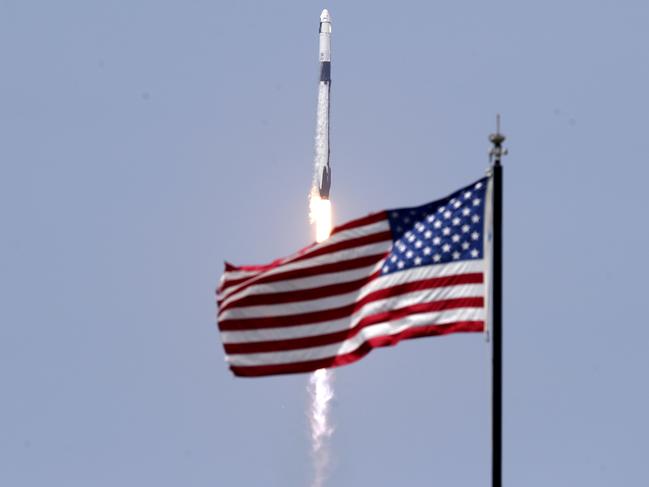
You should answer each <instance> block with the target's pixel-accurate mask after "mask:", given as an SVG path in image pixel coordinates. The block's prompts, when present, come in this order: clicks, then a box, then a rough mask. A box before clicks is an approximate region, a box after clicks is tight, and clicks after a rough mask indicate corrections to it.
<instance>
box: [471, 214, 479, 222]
mask: <svg viewBox="0 0 649 487" xmlns="http://www.w3.org/2000/svg"><path fill="white" fill-rule="evenodd" d="M471 221H472V222H473V223H478V222H479V221H480V215H473V216H472V217H471Z"/></svg>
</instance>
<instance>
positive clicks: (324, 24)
mask: <svg viewBox="0 0 649 487" xmlns="http://www.w3.org/2000/svg"><path fill="white" fill-rule="evenodd" d="M319 37H320V42H319V49H318V57H319V60H320V81H319V83H318V110H317V117H316V135H315V176H314V184H315V185H317V187H318V192H319V194H320V198H322V199H327V200H328V199H329V191H330V189H331V166H330V164H329V152H330V150H329V113H330V109H329V96H330V93H331V17H330V16H329V11H328V10H327V9H324V10H323V11H322V13H321V14H320V29H319Z"/></svg>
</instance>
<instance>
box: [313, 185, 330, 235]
mask: <svg viewBox="0 0 649 487" xmlns="http://www.w3.org/2000/svg"><path fill="white" fill-rule="evenodd" d="M309 219H310V220H311V223H313V224H315V239H316V242H322V241H323V240H326V239H327V238H328V237H329V234H330V233H331V201H330V200H325V199H323V198H320V195H319V194H318V189H317V188H315V187H314V188H313V189H311V194H310V195H309Z"/></svg>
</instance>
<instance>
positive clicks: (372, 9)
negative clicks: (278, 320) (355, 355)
mask: <svg viewBox="0 0 649 487" xmlns="http://www.w3.org/2000/svg"><path fill="white" fill-rule="evenodd" d="M323 7H327V8H329V9H330V10H331V13H332V16H333V22H334V23H333V69H332V77H333V87H332V100H333V101H332V103H333V106H332V166H333V185H332V198H333V202H334V207H335V219H336V221H337V222H342V221H344V220H347V219H349V218H353V217H356V216H360V215H363V214H366V213H368V212H370V211H375V210H378V209H382V208H385V207H394V206H406V205H414V204H419V203H423V202H426V201H429V200H432V199H435V198H437V197H440V196H444V195H446V194H447V193H449V192H451V191H452V190H454V189H457V188H459V187H460V186H461V185H463V184H465V183H467V182H470V181H472V180H474V179H476V178H478V177H480V176H481V175H482V174H483V171H484V169H485V167H486V164H487V151H488V149H489V144H488V141H487V135H488V134H489V132H491V131H492V130H493V128H494V124H495V114H496V113H497V112H500V113H502V117H503V130H504V132H505V133H506V134H507V136H508V141H507V146H508V147H509V149H510V155H509V156H508V157H507V159H506V160H505V165H506V167H505V169H506V174H505V178H506V179H505V183H506V188H505V190H506V193H505V224H506V230H505V342H504V345H505V355H504V363H505V394H504V412H505V429H504V459H505V465H504V477H505V482H506V485H525V486H528V487H536V486H539V487H541V486H543V487H545V486H547V485H589V486H591V487H598V486H610V485H629V486H633V485H646V484H647V482H649V464H647V462H646V456H647V451H649V440H648V438H649V422H648V421H647V411H648V410H649V390H648V388H647V372H648V371H649V354H648V353H647V349H648V346H649V329H648V328H649V327H648V325H649V322H648V319H647V314H646V296H645V294H646V289H647V285H646V283H645V280H644V277H645V275H646V274H647V271H649V269H648V267H649V266H648V259H647V255H646V249H647V247H648V246H649V229H648V226H647V224H646V216H645V212H646V209H647V206H648V205H647V189H646V188H647V184H648V183H647V181H648V180H649V169H648V168H647V153H648V152H649V147H647V140H648V139H647V137H648V134H649V96H648V94H647V89H648V88H647V87H648V86H649V62H648V61H649V59H648V55H647V52H648V51H647V46H648V45H649V30H647V22H648V21H649V6H648V4H647V3H646V2H644V1H639V0H638V1H631V0H628V1H617V2H613V1H600V0H598V1H594V2H588V1H585V0H581V1H557V0H548V1H544V2H520V1H518V2H516V1H492V2H479V1H473V0H470V1H465V2H441V3H440V2H423V1H419V2H400V3H398V2H395V3H391V2H376V1H375V2H341V1H330V2H328V3H327V4H322V3H318V2H314V1H311V0H309V1H304V0H301V1H286V2H261V1H257V2H236V1H227V2H226V1H207V0H205V1H198V0H195V1H163V2H160V1H153V0H150V1H144V0H137V1H128V2H126V1H123V2H99V1H91V2H89V1H81V0H78V1H72V0H65V1H58V2H47V1H18V0H13V1H11V0H3V1H1V2H0V59H2V76H1V78H0V87H1V89H0V161H1V162H0V164H1V169H2V172H1V175H0V224H1V226H2V231H1V232H0V293H1V295H2V306H0V386H1V387H2V395H1V400H0V431H1V434H0V458H1V459H2V460H1V461H0V464H1V466H0V484H2V485H10V486H12V487H23V486H29V487H31V486H42V485H57V486H58V485H60V486H69V487H77V486H79V487H81V486H83V487H85V486H88V485H92V486H96V487H102V486H107V487H108V486H110V487H113V486H115V485H123V486H136V485H138V486H139V485H156V486H158V487H167V486H178V485H188V486H210V487H213V486H232V485H236V486H278V487H284V486H304V485H307V484H308V482H309V479H310V476H311V464H310V460H309V440H308V426H307V419H306V413H305V410H306V405H307V397H306V392H305V386H306V382H307V376H306V375H297V376H288V377H274V378H268V379H258V380H250V379H248V380H245V379H235V378H233V377H232V376H231V374H230V372H229V371H228V370H227V368H226V365H225V364H224V362H223V352H222V349H221V345H220V342H219V338H218V334H217V332H216V325H215V304H214V295H213V292H214V288H215V287H216V284H217V281H218V278H219V276H220V273H221V269H222V262H223V260H225V259H228V260H231V261H233V262H235V263H260V262H265V261H268V260H270V259H274V258H276V257H279V256H282V255H286V254H289V253H291V252H293V251H294V250H296V249H297V248H299V247H301V246H303V245H304V244H306V243H308V242H309V241H310V240H311V229H310V228H309V225H308V221H307V194H308V191H309V186H310V183H311V178H312V174H311V170H312V166H311V164H312V155H313V136H314V123H315V105H316V90H317V76H318V66H317V22H318V15H319V13H320V10H321V9H322V8H323ZM488 350H489V349H488V346H487V345H486V344H485V341H484V337H483V336H481V335H478V334H476V335H456V336H449V337H441V338H431V339H423V340H413V341H409V342H405V343H402V344H400V345H399V346H398V347H396V348H391V349H380V350H376V351H374V352H373V353H372V354H370V355H369V356H368V357H367V358H365V359H363V360H362V361H360V362H358V363H356V364H354V365H351V366H348V367H344V368H339V369H337V370H336V379H335V381H336V382H335V387H336V394H337V396H336V400H335V402H334V405H333V419H334V422H335V425H336V433H335V435H334V438H333V441H332V453H333V458H334V461H333V465H332V469H331V477H330V483H329V485H332V486H333V485H335V486H340V487H344V486H357V485H374V486H392V485H408V486H429V485H445V486H467V485H473V486H480V485H484V486H487V485H489V461H490V460H489V355H488Z"/></svg>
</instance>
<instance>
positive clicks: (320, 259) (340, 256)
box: [219, 239, 392, 299]
mask: <svg viewBox="0 0 649 487" xmlns="http://www.w3.org/2000/svg"><path fill="white" fill-rule="evenodd" d="M391 246H392V239H389V240H384V241H382V242H378V243H374V244H370V245H363V246H360V247H353V248H351V249H345V250H339V251H338V252H331V253H330V254H325V255H319V256H316V257H312V258H310V259H305V260H300V261H298V262H293V263H290V264H285V265H281V266H279V267H275V268H273V269H270V270H268V271H265V272H262V273H260V274H258V275H257V276H255V277H252V278H251V279H249V280H247V281H244V282H242V283H241V284H240V285H238V286H233V287H230V288H228V289H225V290H224V291H223V292H222V293H220V294H219V298H221V299H225V298H226V297H228V296H230V295H232V294H234V293H236V292H239V291H240V290H241V289H242V288H244V287H246V286H248V285H249V284H251V283H253V282H256V281H257V280H259V279H261V278H262V277H266V276H273V275H276V274H281V273H284V272H289V271H294V270H299V269H308V268H310V267H316V266H319V265H324V264H332V263H339V262H344V261H346V260H353V259H357V258H359V257H365V256H369V255H379V254H382V253H387V252H388V251H389V250H390V247H391Z"/></svg>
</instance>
